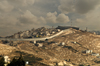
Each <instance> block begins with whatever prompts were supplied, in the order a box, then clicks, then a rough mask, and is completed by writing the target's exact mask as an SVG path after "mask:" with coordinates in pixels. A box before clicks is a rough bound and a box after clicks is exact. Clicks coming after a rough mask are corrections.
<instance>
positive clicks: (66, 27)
mask: <svg viewBox="0 0 100 66" xmlns="http://www.w3.org/2000/svg"><path fill="white" fill-rule="evenodd" d="M69 28H73V29H76V30H79V27H71V26H58V27H57V28H56V29H60V30H65V29H69Z"/></svg>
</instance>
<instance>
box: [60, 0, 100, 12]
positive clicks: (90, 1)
mask: <svg viewBox="0 0 100 66" xmlns="http://www.w3.org/2000/svg"><path fill="white" fill-rule="evenodd" d="M99 4H100V1H99V0H60V6H59V7H58V9H59V10H60V11H61V12H62V13H66V14H67V13H71V12H75V13H80V14H85V13H88V12H89V11H91V10H93V9H95V8H96V7H97V6H98V5H99Z"/></svg>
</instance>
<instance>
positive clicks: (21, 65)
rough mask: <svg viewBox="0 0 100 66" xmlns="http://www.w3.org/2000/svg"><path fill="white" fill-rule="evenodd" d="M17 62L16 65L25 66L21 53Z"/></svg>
mask: <svg viewBox="0 0 100 66" xmlns="http://www.w3.org/2000/svg"><path fill="white" fill-rule="evenodd" d="M17 63H18V66H25V61H24V60H23V57H22V54H20V57H19V59H18V61H17Z"/></svg>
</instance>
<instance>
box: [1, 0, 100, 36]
mask: <svg viewBox="0 0 100 66" xmlns="http://www.w3.org/2000/svg"><path fill="white" fill-rule="evenodd" d="M71 21H72V22H73V23H72V24H73V26H78V27H80V28H81V29H85V27H88V29H90V30H100V0H0V35H1V36H7V35H11V34H13V33H16V32H18V31H24V30H28V29H32V28H38V27H41V26H44V27H51V26H55V27H56V26H58V25H65V26H67V25H70V23H71Z"/></svg>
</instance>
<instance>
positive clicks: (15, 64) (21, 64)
mask: <svg viewBox="0 0 100 66" xmlns="http://www.w3.org/2000/svg"><path fill="white" fill-rule="evenodd" d="M8 66H25V61H24V60H23V58H22V54H20V57H19V59H15V57H14V58H13V60H12V62H11V63H10V64H8Z"/></svg>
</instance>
